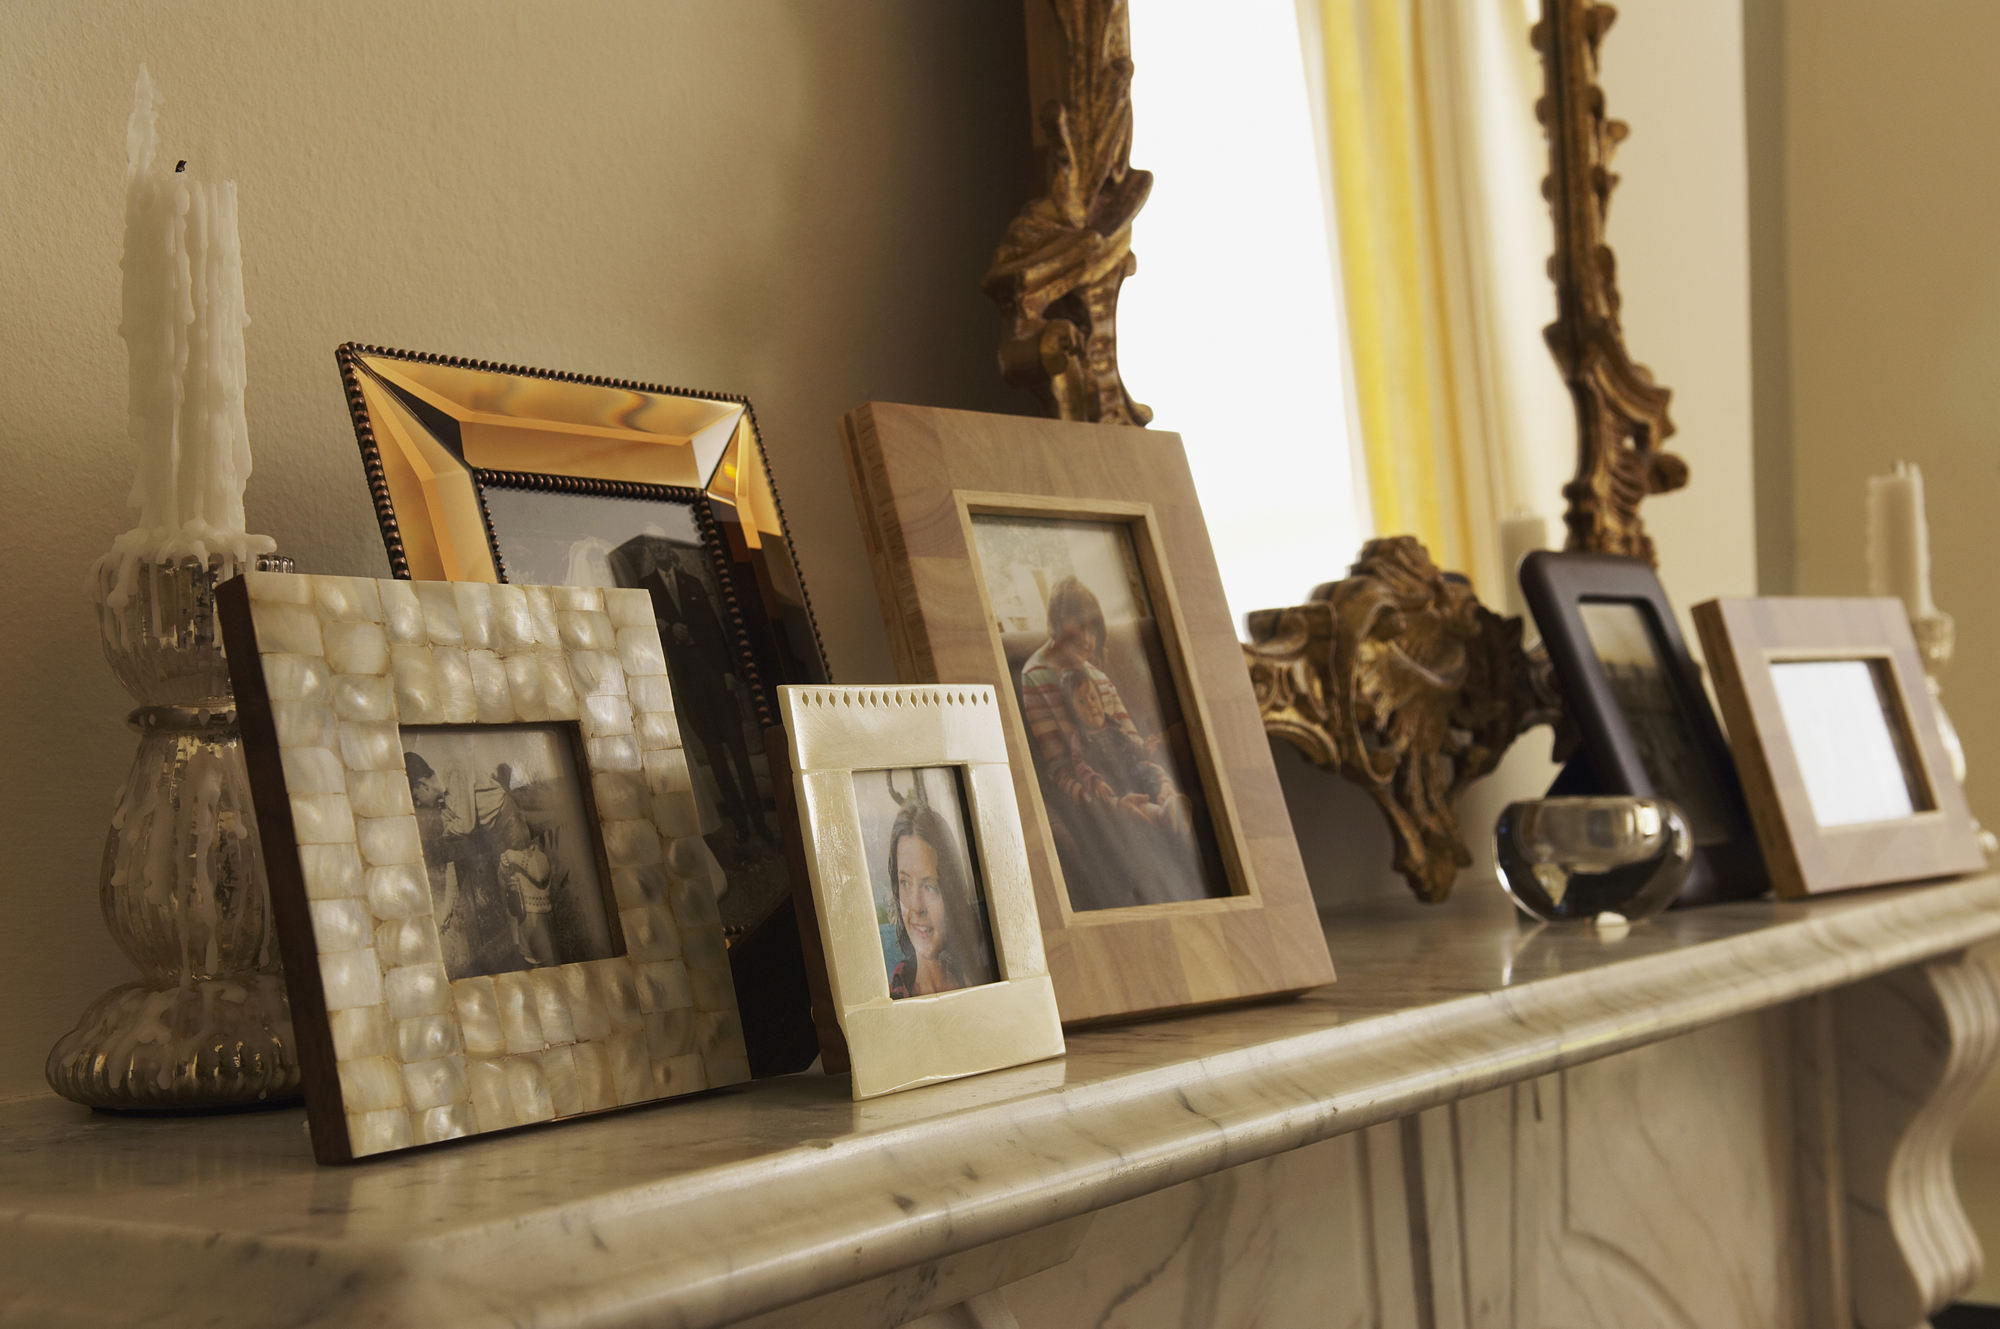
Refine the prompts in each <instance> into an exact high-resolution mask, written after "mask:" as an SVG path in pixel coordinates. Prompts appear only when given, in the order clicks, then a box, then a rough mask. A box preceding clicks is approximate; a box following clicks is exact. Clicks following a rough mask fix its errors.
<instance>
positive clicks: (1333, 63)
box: [1299, 0, 1575, 605]
mask: <svg viewBox="0 0 2000 1329" xmlns="http://www.w3.org/2000/svg"><path fill="white" fill-rule="evenodd" d="M1299 10H1300V19H1301V27H1302V31H1303V36H1304V39H1305V45H1306V57H1307V64H1308V68H1309V74H1310V76H1311V78H1310V81H1311V83H1312V84H1313V86H1314V92H1315V95H1316V97H1317V99H1318V101H1319V103H1320V105H1319V107H1318V111H1319V114H1320V116H1321V120H1322V123H1321V125H1320V126H1319V127H1320V129H1321V136H1320V137H1321V144H1322V148H1323V151H1324V154H1325V158H1326V165H1327V167H1328V169H1329V172H1330V174H1331V176H1332V180H1331V185H1332V189H1331V193H1332V212H1333V216H1334V218H1335V223H1336V231H1337V236H1338V240H1337V247H1338V249H1339V252H1340V274H1341V284H1342V288H1343V296H1344V300H1345V304H1346V315H1347V332H1348V344H1349V350H1350V354H1351V356H1352V360H1353V373H1354V394H1353V396H1354V402H1355V416H1356V421H1355V423H1356V424H1357V426H1358V428H1359V431H1360V435H1361V437H1360V444H1361V451H1362V453H1363V455H1364V457H1365V459H1366V468H1367V478H1368V491H1369V498H1370V507H1371V508H1372V515H1373V517H1374V523H1375V530H1376V532H1377V533H1378V534H1382V535H1396V534H1411V535H1415V536H1417V537H1418V538H1419V539H1421V540H1422V541H1423V542H1424V544H1425V545H1426V546H1427V547H1428V548H1429V549H1430V551H1431V556H1432V558H1433V559H1435V560H1436V562H1437V563H1438V565H1439V566H1440V567H1443V568H1447V569H1450V570H1453V571H1461V572H1464V573H1466V574H1467V575H1468V576H1470V577H1471V578H1472V581H1473V584H1474V586H1475V588H1476V589H1478V591H1479V593H1480V595H1481V597H1482V598H1483V599H1485V600H1486V601H1487V602H1488V603H1491V604H1494V605H1499V604H1500V603H1502V601H1503V599H1504V598H1505V595H1504V587H1505V583H1506V582H1507V581H1508V580H1511V575H1512V569H1502V568H1501V567H1500V524H1501V522H1502V521H1503V520H1504V519H1505V518H1506V517H1508V516H1510V515H1515V514H1518V513H1523V512H1526V513H1533V514H1535V515H1541V516H1544V517H1545V518H1551V519H1557V518H1559V515H1560V512H1561V502H1562V500H1561V497H1560V493H1559V490H1560V486H1561V480H1562V477H1563V472H1562V466H1563V465H1564V460H1565V457H1566V456H1573V454H1574V440H1575V432H1574V425H1573V424H1568V425H1566V424H1565V423H1564V421H1565V419H1566V417H1567V414H1568V404H1567V399H1566V397H1565V395H1564V394H1563V391H1562V387H1561V383H1560V380H1559V379H1558V378H1557V376H1556V374H1555V369H1554V366H1553V364H1552V363H1551V362H1550V360H1549V357H1548V352H1547V350H1546V349H1545V348H1544V347H1543V346H1542V343H1541V328H1542V326H1543V325H1544V324H1545V323H1547V322H1549V321H1550V320H1551V319H1552V318H1553V317H1554V312H1555V306H1554V296H1553V292H1552V289H1551V288H1550V287H1549V285H1548V282H1547V278H1546V277H1545V276H1544V275H1543V264H1544V262H1545V260H1546V259H1547V256H1548V254H1549V251H1550V248H1551V247H1552V243H1553V239H1552V231H1551V227H1550V223H1549V221H1548V215H1547V211H1546V205H1545V204H1543V203H1542V201H1541V199H1540V196H1539V185H1540V181H1541V175H1542V173H1543V172H1544V171H1545V170H1546V156H1545V154H1544V153H1543V152H1542V151H1541V146H1540V144H1541V135H1540V129H1539V127H1538V126H1537V125H1536V124H1535V121H1534V109H1533V108H1534V99H1535V97H1536V95H1538V93H1539V87H1538V80H1539V68H1538V65H1537V64H1536V63H1535V58H1534V56H1533V53H1532V52H1531V51H1530V50H1529V48H1528V23H1527V20H1526V16H1525V14H1524V12H1523V9H1522V6H1521V0H1299ZM1551 449H1553V452H1551ZM1550 455H1552V456H1553V457H1554V458H1555V462H1554V466H1553V469H1552V468H1551V465H1550V463H1549V456H1550ZM1551 526H1552V527H1559V526H1560V521H1559V520H1552V521H1551Z"/></svg>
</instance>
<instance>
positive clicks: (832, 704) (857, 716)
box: [780, 686, 1063, 1099]
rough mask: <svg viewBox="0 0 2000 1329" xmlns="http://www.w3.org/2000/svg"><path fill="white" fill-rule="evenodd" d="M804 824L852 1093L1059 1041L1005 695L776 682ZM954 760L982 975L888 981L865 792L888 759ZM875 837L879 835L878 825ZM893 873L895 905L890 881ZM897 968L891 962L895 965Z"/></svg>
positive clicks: (874, 1091)
mask: <svg viewBox="0 0 2000 1329" xmlns="http://www.w3.org/2000/svg"><path fill="white" fill-rule="evenodd" d="M780 697H781V707H782V709H783V711H784V718H785V732H786V737H787V744H788V747H789V753H788V755H789V757H790V759H791V765H792V772H793V775H792V779H793V787H794V790H795V792H796V796H797V807H798V813H799V823H800V832H801V835H802V837H803V841H804V847H805V856H806V862H807V871H808V876H809V878H810V880H811V883H812V895H813V906H814V911H815V913H816V914H817V915H818V920H819V933H820V942H821V945H822V947H823V949H824V952H825V956H826V968H827V979H828V986H829V989H830V995H831V1000H832V1006H833V1011H834V1015H835V1017H836V1019H837V1020H838V1022H839V1024H840V1028H841V1031H842V1033H843V1034H844V1035H845V1038H846V1041H847V1050H848V1057H849V1061H850V1065H851V1068H852V1072H853V1091H854V1097H855V1098H856V1099H864V1098H873V1097H876V1096H878V1095H881V1094H888V1093H894V1092H896V1091H897V1090H900V1089H909V1088H914V1087H915V1086H918V1085H923V1084H930V1083H933V1082H936V1081H940V1080H950V1079H956V1078H958V1077H960V1076H965V1075H976V1074H979V1073H981V1072H983V1071H991V1070H999V1069H1002V1068H1004V1067H1008V1066H1017V1065H1021V1064H1023V1063H1026V1062H1031V1061H1039V1060H1041V1059H1043V1058H1045V1057H1054V1056H1059V1055H1061V1054H1062V1051H1063V1037H1062V1023H1061V1020H1060V1018H1059V1017H1058V1015H1057V1013H1056V998H1055V988H1054V985H1053V984H1052V983H1051V981H1050V978H1049V969H1048V962H1047V960H1046V958H1045V956H1044V955H1043V952H1042V936H1041V925H1040V922H1039V919H1038V916H1037V914H1036V911H1035V895H1034V884H1033V881H1032V879H1031V878H1030V876H1029V873H1028V857H1027V850H1026V844H1025V841H1024V839H1023V836H1022V832H1021V813H1020V806H1019V804H1018V803H1017V802H1016V800H1015V796H1014V775H1013V771H1012V769H1011V768H1010V766H1009V764H1008V760H1007V744H1006V739H1005V736H1004V734H1003V733H1002V730H1001V722H1000V711H999V706H998V704H997V701H996V698H995V696H994V692H993V689H992V688H990V687H979V686H963V687H942V686H934V687H880V688H857V687H800V686H791V687H785V688H783V689H781V690H780ZM940 768H943V769H946V770H949V771H953V772H956V775H955V777H954V778H955V781H956V785H957V788H958V790H959V793H960V797H961V798H962V801H963V807H962V825H963V829H964V831H965V833H966V842H965V844H964V850H965V852H966V853H967V854H968V855H969V856H970V859H971V864H972V868H973V873H972V877H973V885H974V889H975V890H977V889H978V887H980V886H983V887H984V892H983V895H984V902H985V909H986V914H987V917H988V918H989V919H990V934H989V935H990V941H991V951H992V960H993V963H994V966H995V971H994V973H993V976H992V978H991V980H990V981H984V982H977V981H975V982H974V983H973V985H970V986H965V987H962V988H959V989H957V990H951V991H939V992H933V993H929V994H911V995H905V996H902V997H897V996H894V995H892V992H891V978H892V975H891V971H890V965H891V959H892V957H890V956H889V955H888V953H887V947H888V942H887V940H886V932H887V929H888V928H890V927H893V926H894V924H893V923H890V924H884V923H883V922H882V921H881V918H880V912H879V900H878V896H877V893H876V885H877V882H876V880H875V877H876V874H877V869H878V866H879V865H878V864H877V863H876V862H874V861H872V860H871V849H872V850H875V851H877V854H876V856H877V857H878V858H879V857H880V856H881V853H880V851H882V850H883V848H884V847H883V846H882V845H880V844H871V843H870V838H869V836H868V835H867V834H866V832H865V830H864V826H863V822H864V817H863V811H862V808H861V806H860V803H861V799H860V798H859V797H858V792H859V791H860V789H861V788H862V786H863V782H866V784H867V787H868V788H869V789H870V790H871V791H872V790H873V787H874V782H875V780H877V779H882V780H883V781H884V783H885V787H887V788H889V789H890V791H891V793H892V794H893V793H894V792H895V791H894V778H893V773H894V772H897V771H904V772H909V773H912V774H915V773H924V772H934V771H937V770H939V769H940ZM878 838H879V837H878ZM889 885H890V891H889V895H890V899H891V903H890V905H889V907H890V908H891V909H896V908H898V907H899V906H898V905H897V904H896V903H894V897H895V887H894V885H893V883H889ZM898 972H900V970H899V971H898Z"/></svg>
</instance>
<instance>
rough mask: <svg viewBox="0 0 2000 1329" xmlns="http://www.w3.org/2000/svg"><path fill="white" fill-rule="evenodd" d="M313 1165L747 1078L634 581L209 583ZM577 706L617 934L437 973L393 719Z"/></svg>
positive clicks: (658, 671) (265, 576) (655, 638)
mask: <svg viewBox="0 0 2000 1329" xmlns="http://www.w3.org/2000/svg"><path fill="white" fill-rule="evenodd" d="M217 599H218V603H219V606H220V610H221V617H222V624H223V632H224V639H225V643H226V645H227V647H228V652H229V659H230V677H231V679H232V681H233V682H234V684H235V688H236V697H237V704H238V707H239V710H240V713H241V717H242V726H243V741H244V753H245V757H246V760H247V761H248V763H249V765H250V771H251V784H252V788H253V791H254V795H255V805H256V811H257V821H258V830H259V836H260V839H261V841H262V844H263V849H264V863H265V868H266V872H267V875H268V877H269V879H270V884H271V910H272V919H273V922H274V924H275V926H276V929H277V932H278V939H279V947H280V951H281V953H282V955H283V957H284V962H285V972H286V981H287V987H288V989H289V992H290V995H291V1005H292V1026H293V1030H294V1036H295V1037H296V1038H297V1039H298V1048H299V1064H300V1070H301V1072H302V1078H303V1080H304V1085H305V1093H306V1104H307V1112H308V1118H309V1120H310V1122H311V1129H312V1139H313V1151H314V1153H315V1155H316V1156H317V1157H318V1158H319V1160H320V1161H321V1162H323V1163H334V1162H347V1161H350V1160H352V1159H355V1158H360V1157H363V1156H366V1155H369V1154H380V1153H386V1152H389V1151H392V1150H397V1149H403V1148H407V1147H409V1146H412V1145H419V1144H430V1143H434V1142H436V1141H439V1140H448V1139H452V1138H454V1137H457V1136H464V1135H474V1134H479V1133H483V1132H486V1131H494V1130H503V1129H505V1128H507V1127H510V1126H518V1125H526V1124H528V1123H531V1122H538V1121H552V1120H559V1119H561V1118H564V1117H572V1116H577V1115H580V1114H582V1113H586V1112H596V1111H601V1110H603V1109H606V1108H613V1107H620V1106H624V1105H626V1104H631V1103H641V1102H646V1101H649V1100H652V1099H660V1098H670V1097H674V1096H676V1095H680V1094H687V1093H693V1092H696V1091H697V1090H701V1089H707V1088H711V1087H713V1086H716V1085H724V1084H734V1083H737V1082H740V1081H743V1080H747V1079H749V1078H750V1065H749V1061H748V1059H747V1057H746V1056H745V1053H744V1048H743V1030H742V1025H741V1022H740V1021H739V1019H738V1016H737V1011H736V992H735V988H734V987H733V986H732V984H731V981H730V973H729V959H728V955H727V952H726V950H725V948H724V945H723V938H722V925H721V922H720V921H719V919H718V917H717V915H716V909H715V899H714V896H713V894H712V892H711V889H710V887H709V885H708V882H707V877H706V874H705V873H703V872H702V870H701V868H700V866H699V860H698V859H696V858H695V856H694V854H693V853H691V852H689V850H688V849H687V848H685V847H683V845H682V841H684V840H689V839H692V838H694V837H695V836H697V835H698V833H699V831H698V824H697V820H696V815H695V805H694V791H693V785H692V782H691V780H690V776H689V771H688V764H687V759H686V757H685V755H684V754H683V752H682V750H681V741H680V730H679V726H678V725H677V724H676V723H675V718H674V707H673V693H672V691H671V689H670V688H669V686H668V682H667V666H666V659H665V654H664V652H663V651H662V650H661V646H660V636H659V629H658V627H657V626H656V624H655V622H654V619H653V610H652V602H651V600H650V599H649V598H648V596H647V594H646V592H645V591H640V590H594V589H575V588H568V587H541V586H506V585H488V584H485V583H480V582H457V583H449V582H406V581H370V580H366V579H362V578H355V577H320V576H303V575H287V574H282V573H263V572H253V573H250V574H248V575H247V576H246V577H244V578H242V579H239V580H238V581H237V582H233V583H231V584H229V585H227V586H224V587H223V588H222V589H221V591H220V592H219V594H218V596H217ZM548 721H566V722H574V723H575V724H577V725H578V726H579V727H580V730H581V734H582V738H583V745H582V747H583V753H582V757H583V760H582V765H583V767H584V768H585V772H586V774H587V777H588V779H589V781H590V794H591V796H592V797H591V802H593V803H594V805H595V811H596V815H597V819H598V824H599V827H600V829H601V831H602V834H603V843H604V852H605V859H606V862H607V863H608V865H609V867H610V872H611V879H610V886H611V891H612V895H613V896H614V897H615V900H616V904H617V913H618V919H617V921H618V925H619V927H620V929H621V930H622V932H623V934H624V938H625V945H626V953H625V954H624V955H621V956H617V957H614V958H612V959H606V960H590V961H583V962H579V963H574V964H564V965H553V966H549V967H546V968H540V969H532V970H528V971H525V972H521V973H511V974H500V975H496V976H492V977H480V978H461V979H459V980H457V981H456V982H453V981H451V980H450V979H449V978H448V977H447V975H446V973H445V967H444V953H443V950H442V947H441V944H440V942H439V939H438V932H437V927H436V924H435V922H434V920H433V918H432V901H431V892H430V885H429V879H428V874H427V873H426V871H425V868H424V862H423V848H422V844H421V842H420V840H419V837H418V833H417V820H416V814H415V809H414V808H413V806H412V804H411V800H410V787H409V781H408V779H407V777H406V776H405V773H404V768H403V743H402V737H401V731H400V726H402V725H405V724H409V725H481V724H515V723H535V722H548Z"/></svg>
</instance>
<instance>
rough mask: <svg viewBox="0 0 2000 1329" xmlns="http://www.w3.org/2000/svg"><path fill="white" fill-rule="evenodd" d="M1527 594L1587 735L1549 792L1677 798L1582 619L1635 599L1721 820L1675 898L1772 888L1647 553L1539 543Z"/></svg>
mask: <svg viewBox="0 0 2000 1329" xmlns="http://www.w3.org/2000/svg"><path fill="white" fill-rule="evenodd" d="M1521 591H1522V594H1523V596H1524V597H1525V598H1526V599H1527V602H1528V608H1529V609H1530V610H1531V611H1532V612H1533V614H1534V617H1535V624H1536V626H1537V627H1538V628H1540V630H1541V634H1542V642H1543V644H1544V646H1545V647H1546V648H1547V650H1548V653H1549V659H1550V661H1551V662H1552V663H1553V664H1554V665H1555V668H1556V674H1557V677H1558V678H1559V679H1560V680H1561V683H1562V693H1563V705H1564V709H1565V710H1566V711H1567V713H1568V715H1569V716H1570V718H1571V719H1572V720H1573V721H1574V722H1575V724H1576V727H1577V730H1578V731H1579V733H1580V735H1581V737H1582V744H1581V746H1580V748H1579V749H1578V752H1577V755H1576V756H1574V757H1572V758H1571V759H1570V764H1569V765H1568V766H1566V767H1565V768H1564V769H1563V773H1562V775H1561V776H1560V777H1559V778H1558V779H1557V781H1556V783H1555V785H1554V786H1553V787H1551V788H1550V790H1549V793H1550V794H1551V795H1559V794H1633V795H1638V796H1641V797H1661V798H1673V797H1675V792H1674V791H1673V790H1670V789H1664V788H1661V787H1659V786H1658V784H1656V783H1655V780H1654V778H1653V776H1652V775H1651V774H1649V773H1648V770H1647V764H1646V761H1645V758H1644V756H1643V755H1642V752H1641V746H1640V743H1639V741H1638V739H1637V737H1636V736H1635V735H1634V733H1633V728H1632V725H1631V723H1630V720H1629V719H1628V716H1627V714H1626V712H1625V710H1624V708H1622V707H1621V706H1620V705H1619V702H1618V698H1617V696H1616V694H1615V693H1614V691H1613V688H1612V682H1611V680H1610V678H1609V677H1608V676H1607V675H1606V672H1605V668H1604V665H1603V663H1602V661H1600V659H1599V658H1598V653H1597V651H1596V650H1595V649H1594V648H1593V646H1592V644H1591V639H1590V635H1589V633H1588V631H1587V630H1586V628H1585V624H1584V611H1585V606H1588V605H1628V606H1631V607H1632V608H1633V609H1635V610H1636V611H1637V613H1638V615H1639V617H1640V619H1641V620H1642V621H1643V623H1644V625H1645V628H1646V629H1647V632H1648V635H1649V638H1650V642H1651V646H1652V653H1653V655H1654V658H1655V663H1656V664H1657V666H1658V669H1659V672H1660V675H1661V681H1662V682H1663V683H1664V684H1665V686H1666V688H1667V691H1668V693H1669V695H1670V696H1671V699H1672V709H1673V713H1674V715H1673V721H1674V723H1675V727H1676V729H1677V732H1678V735H1679V737H1680V738H1681V739H1682V740H1684V741H1685V742H1686V744H1687V747H1688V750H1689V752H1690V754H1691V755H1692V757H1693V759H1694V761H1695V762H1696V763H1697V764H1698V766H1699V770H1698V772H1697V773H1696V778H1697V779H1699V780H1702V781H1705V782H1706V786H1707V790H1708V792H1709V794H1710V795H1712V800H1713V807H1714V815H1715V816H1716V818H1717V820H1718V822H1719V823H1721V826H1720V832H1719V833H1718V834H1717V835H1715V836H1712V837H1710V838H1708V839H1706V841H1704V839H1703V838H1701V837H1699V836H1698V837H1697V840H1696V844H1695V851H1694V864H1693V866H1692V868H1691V869H1690V871H1689V873H1688V880H1687V885H1686V886H1684V887H1682V889H1681V894H1680V898H1679V899H1678V900H1677V901H1676V904H1677V905H1696V904H1711V903H1715V902H1717V901H1721V900H1741V899H1750V898H1754V897H1756V896H1759V895H1762V894H1763V893H1764V892H1765V891H1767V890H1768V889H1770V885H1771V883H1770V879H1769V876H1768V875H1767V873H1766V872H1765V868H1764V859H1763V855H1762V853H1760V852H1759V849H1758V844H1757V832H1756V826H1755V823H1754V822H1753V821H1752V820H1751V817H1750V809H1749V805H1748V804H1747V803H1746V802H1745V800H1744V797H1743V786H1742V783H1741V782H1740V781H1739V780H1738V778H1737V774H1736V765H1735V762H1734V761H1733V760H1732V759H1731V756H1730V750H1729V744H1728V741H1727V740H1726V739H1724V737H1723V735H1722V727H1721V725H1720V724H1718V723H1717V722H1716V718H1715V711H1714V708H1713V707H1711V706H1710V705H1709V702H1708V693H1707V692H1706V690H1704V689H1703V687H1702V684H1701V675H1700V673H1699V672H1698V671H1697V670H1696V668H1695V664H1694V659H1693V657H1692V656H1691V655H1689V653H1688V648H1687V641H1686V639H1685V638H1683V637H1682V636H1681V631H1680V627H1679V625H1678V623H1677V622H1676V621H1675V619H1674V609H1673V606H1672V605H1671V604H1670V603H1669V602H1668V600H1667V593H1666V590H1665V589H1664V588H1663V587H1662V586H1661V585H1660V579H1659V576H1658V574H1656V573H1655V572H1654V571H1653V569H1652V568H1651V567H1650V566H1649V565H1648V564H1647V563H1646V562H1645V561H1644V560H1643V559H1637V558H1622V557H1618V556H1615V555H1611V554H1585V553H1556V552H1552V551H1549V550H1541V551H1537V552H1535V553H1531V554H1529V555H1528V556H1527V557H1526V558H1525V559H1523V560H1522V562H1521Z"/></svg>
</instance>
